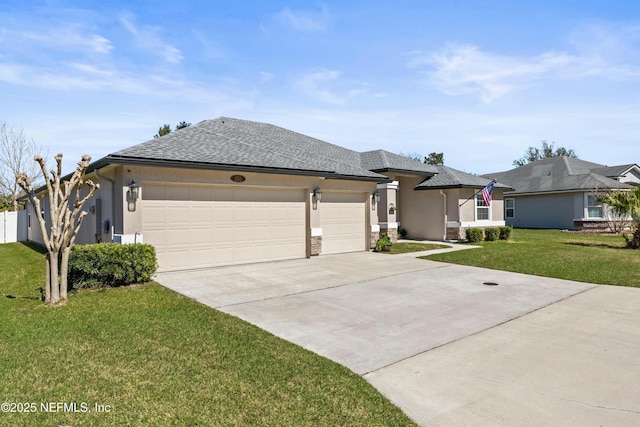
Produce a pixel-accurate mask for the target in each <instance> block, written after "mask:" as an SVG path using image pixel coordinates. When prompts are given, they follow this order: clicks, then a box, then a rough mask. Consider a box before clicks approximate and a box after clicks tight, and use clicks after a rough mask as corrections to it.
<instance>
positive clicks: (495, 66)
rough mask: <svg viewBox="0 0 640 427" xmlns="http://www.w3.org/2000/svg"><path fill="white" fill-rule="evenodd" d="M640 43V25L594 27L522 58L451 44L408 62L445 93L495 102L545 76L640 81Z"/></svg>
mask: <svg viewBox="0 0 640 427" xmlns="http://www.w3.org/2000/svg"><path fill="white" fill-rule="evenodd" d="M639 41H640V27H627V28H621V29H618V30H617V31H610V30H606V29H604V28H602V27H589V28H587V29H582V30H581V31H575V32H574V33H573V34H572V36H571V37H570V42H571V46H570V48H569V49H566V51H558V50H556V51H546V52H542V53H540V54H537V55H530V56H521V55H520V56H519V55H508V54H497V53H492V52H487V51H484V50H482V49H481V48H479V47H477V46H473V45H462V44H448V45H446V46H445V47H444V48H443V49H441V50H440V51H437V52H411V53H410V54H409V56H410V57H411V59H410V60H409V61H408V66H409V67H410V68H413V69H419V70H421V71H424V73H425V74H426V76H427V82H428V83H429V84H431V85H433V86H434V87H436V88H437V89H438V90H440V91H441V92H443V93H445V94H448V95H473V96H477V97H479V98H480V99H481V100H482V101H484V102H485V103H490V102H492V101H494V100H496V99H499V98H502V97H505V96H507V95H509V94H512V93H514V92H517V91H521V90H525V89H527V88H529V87H530V86H532V85H534V84H537V83H538V82H540V81H545V80H546V81H551V80H554V81H570V80H578V79H583V78H588V77H597V78H602V79H637V78H638V77H640V63H639V62H638V61H637V59H636V58H637V57H638V56H639V53H640V52H639V51H640V49H639V48H638V42H639Z"/></svg>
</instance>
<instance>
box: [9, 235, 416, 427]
mask: <svg viewBox="0 0 640 427" xmlns="http://www.w3.org/2000/svg"><path fill="white" fill-rule="evenodd" d="M43 282H44V261H43V257H42V255H41V254H40V253H39V252H38V250H37V248H34V247H29V246H26V245H22V244H7V245H0V397H1V398H2V399H1V400H2V402H13V403H15V405H14V407H13V409H15V410H22V411H24V410H25V408H26V410H28V411H32V412H29V413H25V412H21V413H20V412H13V413H11V412H4V413H2V414H0V424H1V425H25V426H31V425H33V426H36V425H56V426H57V425H74V426H80V425H85V426H86V425H105V426H115V425H122V426H126V425H129V426H132V425H157V426H169V425H176V426H195V425H200V426H213V425H242V426H245V425H256V426H258V425H274V426H275V425H278V426H280V425H291V426H299V425H326V426H338V425H349V426H351V425H362V426H370V425H414V424H413V423H412V422H411V421H410V420H409V419H408V418H407V417H406V416H405V415H404V414H403V413H402V412H401V411H400V410H399V409H398V408H397V407H395V406H394V405H392V404H391V403H390V402H389V401H388V400H387V399H386V398H384V397H383V396H382V395H381V394H380V393H378V392H377V391H376V390H375V389H374V388H373V387H372V386H370V385H369V384H368V383H367V382H366V381H365V380H364V379H363V378H361V377H360V376H358V375H356V374H354V373H352V372H351V371H349V370H348V369H346V368H344V367H342V366H340V365H338V364H336V363H333V362H331V361H329V360H327V359H325V358H323V357H320V356H318V355H316V354H314V353H311V352H309V351H306V350H304V349H302V348H300V347H298V346H296V345H294V344H291V343H288V342H286V341H284V340H281V339H279V338H277V337H275V336H273V335H271V334H269V333H267V332H265V331H263V330H261V329H259V328H257V327H255V326H252V325H250V324H248V323H246V322H244V321H241V320H239V319H238V318H235V317H232V316H229V315H227V314H224V313H221V312H219V311H217V310H214V309H211V308H208V307H206V306H203V305H201V304H199V303H196V302H195V301H193V300H191V299H189V298H186V297H183V296H180V295H179V294H176V293H175V292H173V291H170V290H168V289H166V288H164V287H162V286H160V285H158V284H156V283H149V284H146V285H142V286H133V287H127V288H114V289H106V290H100V291H82V292H79V293H76V294H73V295H71V298H70V301H69V302H68V303H67V304H66V305H64V306H61V307H56V308H50V307H45V306H44V305H43V304H42V303H41V302H40V301H39V300H38V298H39V297H40V291H39V290H38V288H39V287H40V286H41V284H42V283H43ZM7 295H9V296H10V298H8V297H7ZM32 403H34V404H35V406H31V404H32ZM65 403H66V404H67V407H66V411H65V407H64V406H63V405H62V404H65ZM73 404H75V406H73ZM41 405H44V407H43V406H41ZM96 405H99V406H98V407H96ZM34 408H35V412H33V409H34ZM4 409H5V407H3V411H4ZM45 409H48V410H49V411H50V412H49V413H47V412H45ZM52 410H55V411H57V412H51V411H52ZM85 410H86V411H85ZM73 411H77V412H73Z"/></svg>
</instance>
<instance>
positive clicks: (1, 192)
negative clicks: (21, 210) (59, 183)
mask: <svg viewBox="0 0 640 427" xmlns="http://www.w3.org/2000/svg"><path fill="white" fill-rule="evenodd" d="M43 151H44V150H43V149H42V147H41V146H39V145H38V144H36V143H35V141H33V140H32V139H29V138H27V137H26V136H25V134H24V131H23V130H22V129H20V128H14V127H12V126H9V125H8V124H6V123H0V199H1V202H2V203H1V204H2V206H3V207H6V208H7V210H12V211H15V210H18V201H17V199H18V194H19V192H20V186H19V185H18V183H17V182H16V174H18V173H20V172H24V171H26V174H27V176H29V178H30V179H31V180H32V181H33V180H34V179H35V177H36V176H37V175H38V167H37V165H34V164H33V163H31V162H30V159H33V157H34V156H35V155H36V153H38V152H43ZM0 210H3V209H2V208H0Z"/></svg>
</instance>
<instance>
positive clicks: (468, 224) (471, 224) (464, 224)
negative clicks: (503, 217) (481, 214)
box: [447, 220, 506, 228]
mask: <svg viewBox="0 0 640 427" xmlns="http://www.w3.org/2000/svg"><path fill="white" fill-rule="evenodd" d="M503 225H506V223H505V222H504V221H487V220H480V221H449V222H447V228H461V227H501V226H503Z"/></svg>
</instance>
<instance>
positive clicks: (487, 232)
mask: <svg viewBox="0 0 640 427" xmlns="http://www.w3.org/2000/svg"><path fill="white" fill-rule="evenodd" d="M511 230H512V229H511V227H488V228H485V229H484V230H483V229H481V228H467V229H466V230H465V234H466V237H467V241H469V242H471V243H477V242H481V241H482V240H483V239H484V240H486V241H487V242H493V241H495V240H498V239H500V240H509V239H510V238H511Z"/></svg>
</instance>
